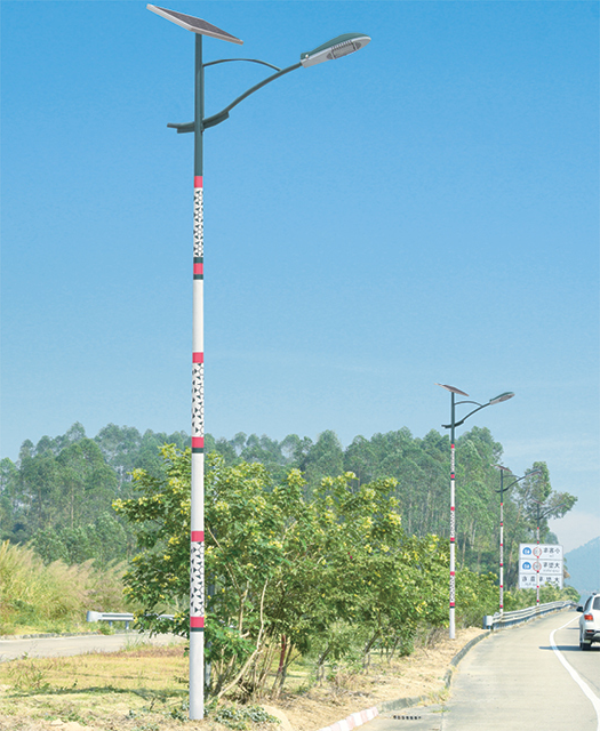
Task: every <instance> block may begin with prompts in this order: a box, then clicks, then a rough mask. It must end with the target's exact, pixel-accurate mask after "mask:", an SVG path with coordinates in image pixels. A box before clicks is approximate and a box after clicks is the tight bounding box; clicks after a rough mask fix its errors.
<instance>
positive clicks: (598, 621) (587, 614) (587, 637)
mask: <svg viewBox="0 0 600 731" xmlns="http://www.w3.org/2000/svg"><path fill="white" fill-rule="evenodd" d="M577 611H578V612H581V613H582V614H581V617H580V618H579V647H581V649H582V650H589V649H590V648H591V647H592V642H600V594H592V596H591V597H588V598H587V599H586V601H585V604H584V605H583V606H582V607H577Z"/></svg>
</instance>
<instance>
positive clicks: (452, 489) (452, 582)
mask: <svg viewBox="0 0 600 731" xmlns="http://www.w3.org/2000/svg"><path fill="white" fill-rule="evenodd" d="M450 399H451V400H450V619H449V623H450V639H451V640H453V639H454V638H455V637H456V630H455V622H454V609H455V599H456V583H455V580H456V576H455V566H454V563H455V551H456V506H455V484H454V483H455V457H454V452H455V448H454V430H455V422H456V419H455V409H454V391H451V392H450Z"/></svg>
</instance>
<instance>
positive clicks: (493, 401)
mask: <svg viewBox="0 0 600 731" xmlns="http://www.w3.org/2000/svg"><path fill="white" fill-rule="evenodd" d="M514 395H515V394H514V393H513V392H512V391H505V392H504V393H501V394H500V395H499V396H496V397H495V398H491V399H490V400H489V401H488V402H487V404H478V405H477V408H476V409H473V411H470V412H469V413H468V414H467V415H466V416H465V417H463V418H462V419H461V420H460V421H456V422H455V423H454V426H455V427H457V426H461V424H464V423H465V421H466V420H467V419H468V418H469V416H473V414H475V413H477V412H478V411H481V409H485V408H486V407H487V406H492V405H493V404H499V403H502V401H508V399H510V398H512V397H513V396H514ZM477 403H478V402H477V401H459V402H458V404H456V405H457V406H458V405H459V404H477ZM442 428H443V429H451V428H452V424H442Z"/></svg>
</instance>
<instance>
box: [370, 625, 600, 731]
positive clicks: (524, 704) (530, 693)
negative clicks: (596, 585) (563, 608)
mask: <svg viewBox="0 0 600 731" xmlns="http://www.w3.org/2000/svg"><path fill="white" fill-rule="evenodd" d="M579 616H580V615H579V614H577V612H560V613H558V614H554V615H551V616H549V617H546V618H544V619H540V620H538V621H536V622H532V623H529V624H526V625H523V626H521V627H516V628H513V629H508V630H504V631H501V632H497V633H495V634H492V635H491V636H489V637H488V638H487V639H485V640H483V641H482V642H480V643H479V644H477V645H475V647H473V648H472V649H471V650H470V651H469V653H468V654H467V655H466V656H465V658H464V659H463V660H462V661H461V662H460V664H459V666H458V669H457V671H456V672H455V674H454V678H453V681H452V685H451V687H450V697H449V699H448V701H447V702H446V703H445V704H444V705H443V706H432V707H429V708H413V709H404V710H402V711H394V712H393V713H387V714H384V715H383V716H380V717H379V718H377V719H375V720H373V721H371V722H370V723H369V724H368V725H367V727H366V728H368V731H400V729H403V728H410V729H414V731H600V646H597V645H593V646H592V649H591V650H590V651H588V652H582V651H581V650H580V649H579V631H578V619H579ZM564 625H566V626H564ZM552 643H554V647H553V645H552ZM554 648H556V650H555V649H554ZM561 658H562V661H564V663H566V664H563V662H561ZM577 681H579V682H577ZM394 716H395V718H394ZM365 731H366V730H365Z"/></svg>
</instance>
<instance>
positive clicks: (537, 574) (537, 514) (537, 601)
mask: <svg viewBox="0 0 600 731" xmlns="http://www.w3.org/2000/svg"><path fill="white" fill-rule="evenodd" d="M535 517H536V520H535V523H536V526H535V537H536V540H537V545H538V546H539V545H540V506H539V505H536V511H535ZM535 562H536V563H537V564H539V563H540V556H539V552H538V555H537V556H536V558H535ZM535 578H536V581H535V583H536V587H535V605H536V607H538V606H539V605H540V570H539V568H538V569H537V570H536V572H535Z"/></svg>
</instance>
